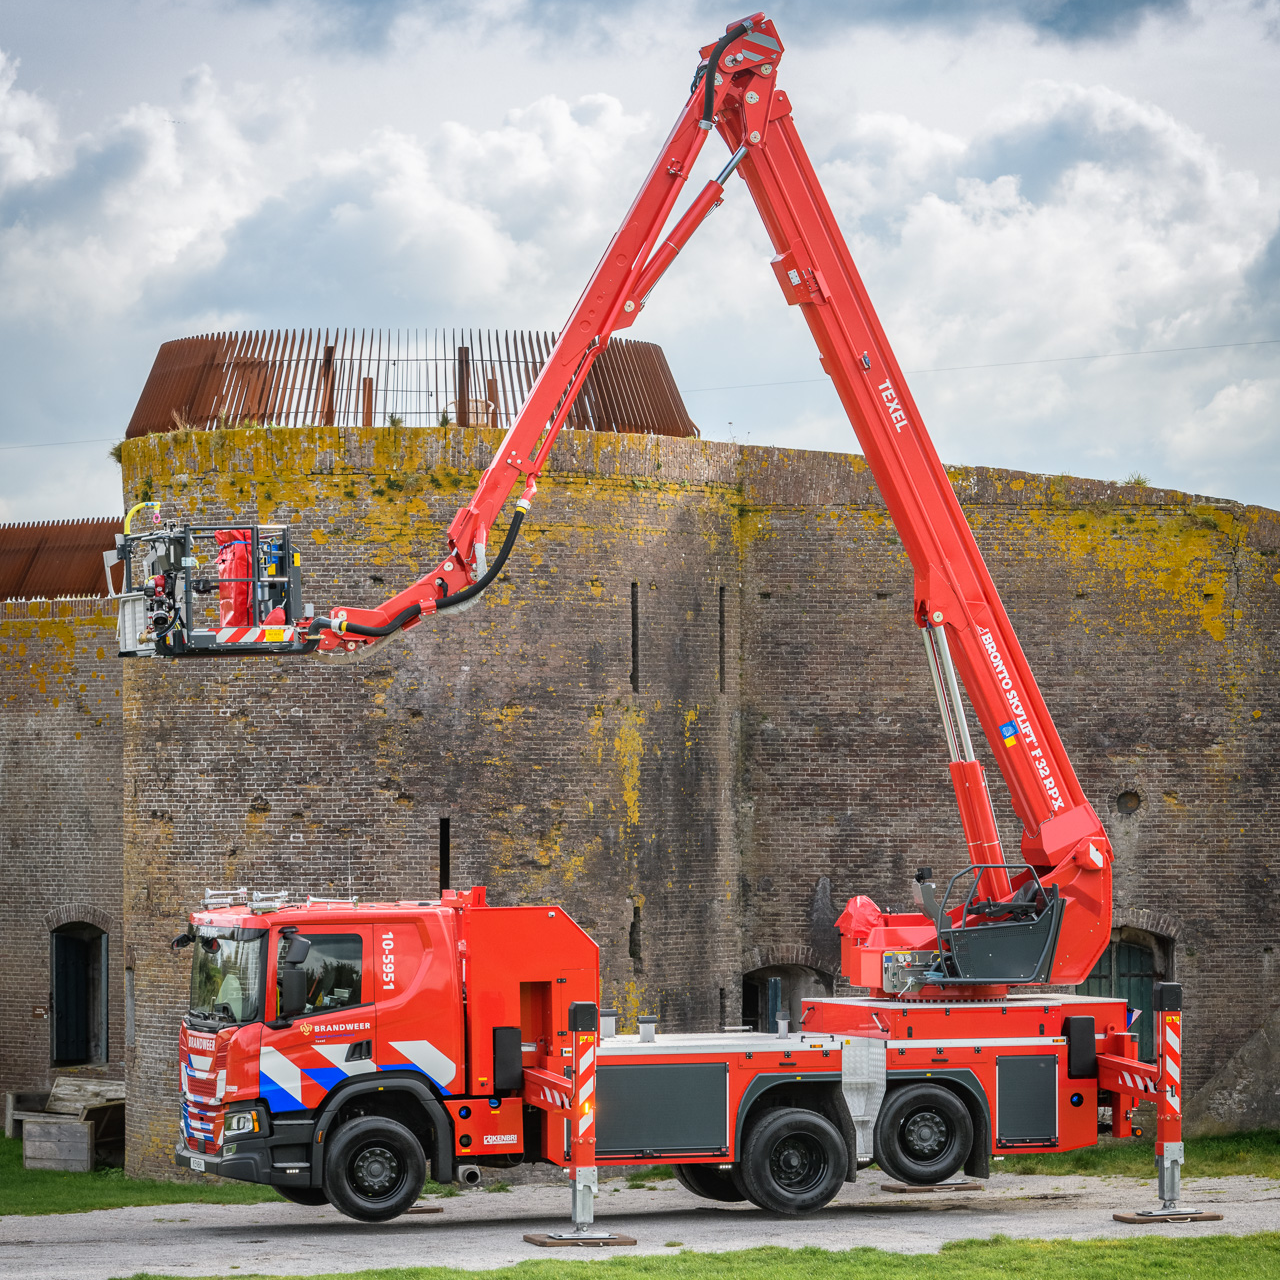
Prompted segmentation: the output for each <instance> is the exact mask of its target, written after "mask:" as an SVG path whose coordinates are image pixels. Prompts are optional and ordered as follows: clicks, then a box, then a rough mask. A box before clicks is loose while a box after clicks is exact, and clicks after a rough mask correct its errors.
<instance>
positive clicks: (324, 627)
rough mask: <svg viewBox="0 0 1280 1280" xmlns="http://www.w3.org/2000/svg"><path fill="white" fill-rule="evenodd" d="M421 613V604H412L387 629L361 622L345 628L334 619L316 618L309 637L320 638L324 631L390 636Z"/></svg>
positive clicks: (310, 627)
mask: <svg viewBox="0 0 1280 1280" xmlns="http://www.w3.org/2000/svg"><path fill="white" fill-rule="evenodd" d="M421 612H422V606H421V605H420V604H411V605H410V606H409V607H408V608H407V609H404V610H402V611H401V612H400V613H397V614H396V616H395V617H394V618H392V619H391V621H390V622H388V623H387V625H386V626H385V627H366V626H364V625H362V624H361V623H359V622H348V623H347V624H346V626H343V625H342V623H341V622H336V623H335V622H334V620H333V619H332V618H315V619H314V620H313V621H312V623H311V625H310V626H309V627H308V628H307V635H309V636H318V635H319V634H320V632H322V631H341V632H343V633H344V634H350V635H353V636H374V637H378V636H389V635H391V633H392V632H393V631H399V630H400V628H401V627H403V626H404V624H405V623H406V622H411V621H412V620H413V619H414V618H416V617H417V616H418V615H419V614H420V613H421Z"/></svg>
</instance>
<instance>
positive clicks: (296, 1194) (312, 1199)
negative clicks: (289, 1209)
mask: <svg viewBox="0 0 1280 1280" xmlns="http://www.w3.org/2000/svg"><path fill="white" fill-rule="evenodd" d="M276 1190H277V1191H278V1192H279V1193H280V1194H281V1195H282V1196H284V1198H285V1199H286V1200H292V1201H293V1203H294V1204H306V1205H317V1204H328V1203H329V1197H328V1196H327V1195H325V1193H324V1188H323V1187H277V1188H276Z"/></svg>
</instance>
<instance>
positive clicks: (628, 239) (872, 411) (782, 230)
mask: <svg viewBox="0 0 1280 1280" xmlns="http://www.w3.org/2000/svg"><path fill="white" fill-rule="evenodd" d="M701 52H702V56H703V58H704V59H705V62H704V63H703V65H702V66H701V67H700V68H699V72H698V75H697V78H696V79H695V82H694V86H693V91H692V93H691V95H690V97H689V101H688V102H687V103H686V104H685V107H684V110H683V111H682V112H681V114H680V117H679V119H678V120H677V121H676V124H675V127H674V128H673V129H672V131H671V134H670V136H669V138H668V139H667V141H666V144H665V145H664V146H663V148H662V151H661V152H660V153H659V155H658V158H657V161H656V162H655V163H654V165H653V168H652V169H651V170H650V171H649V175H648V177H647V178H646V179H645V181H644V184H643V186H642V187H641V188H640V192H639V194H638V195H637V196H636V199H635V201H634V202H633V203H632V205H631V208H630V210H629V211H628V212H627V216H626V218H625V220H624V221H623V224H622V227H621V228H620V229H619V231H618V232H617V234H616V235H615V236H614V237H613V240H612V241H611V242H610V244H609V247H608V249H607V250H606V251H605V254H604V257H603V258H602V259H601V260H600V264H599V266H598V267H597V268H596V270H595V273H594V274H593V275H592V277H591V280H590V282H589V283H588V285H587V287H586V289H585V290H584V291H583V293H582V296H581V298H579V300H578V303H577V305H576V306H575V307H574V309H573V311H572V313H571V314H570V316H569V318H568V320H567V321H566V323H565V324H564V326H563V328H562V329H561V331H560V337H559V340H558V341H557V342H556V344H555V346H554V348H553V349H552V352H551V355H550V358H549V359H548V360H547V362H546V365H545V366H544V367H543V370H542V372H541V374H540V376H539V377H538V379H537V381H536V382H535V384H534V386H533V388H532V390H531V391H530V393H529V397H528V399H527V400H526V401H525V403H524V405H523V407H522V409H521V411H520V414H519V417H518V418H517V420H516V422H515V424H514V425H513V426H512V427H511V429H510V431H508V432H507V434H506V436H505V438H504V439H503V441H502V445H501V447H500V448H499V449H498V452H497V454H496V455H495V456H494V459H493V462H492V463H491V464H490V466H489V468H488V469H487V470H486V471H485V473H484V475H483V476H482V477H481V480H480V483H479V485H478V486H477V488H476V491H475V493H474V495H473V496H472V498H471V500H470V502H469V503H468V504H467V505H466V506H465V507H462V508H461V509H460V510H459V511H458V513H457V515H456V516H455V517H454V519H453V522H452V524H451V525H450V527H449V551H448V554H447V555H446V556H445V557H444V558H443V559H442V560H441V561H440V563H439V564H438V565H437V566H436V568H435V569H433V570H432V571H431V572H430V573H428V574H427V575H426V576H425V577H423V578H421V579H419V581H417V582H415V583H414V584H413V585H412V586H411V587H409V588H407V589H406V590H404V591H402V592H401V593H400V594H399V595H397V596H394V597H393V598H392V599H390V600H388V601H387V602H386V603H385V604H383V605H382V606H381V607H379V608H377V609H354V608H347V609H343V610H336V611H334V612H333V613H332V615H331V616H330V617H329V618H319V619H316V620H315V621H314V622H313V623H312V624H311V627H310V633H311V635H312V636H318V637H319V645H318V653H319V655H320V656H328V657H331V658H339V659H341V658H351V657H356V656H359V655H360V654H361V652H362V651H364V650H365V649H366V648H367V647H369V646H371V645H373V644H376V643H377V642H378V641H379V640H381V639H385V638H386V637H388V636H390V635H391V634H393V633H394V632H396V631H398V630H401V629H404V628H408V627H412V626H414V625H416V623H417V622H418V621H419V620H420V619H421V618H422V617H423V616H425V615H428V614H432V613H447V612H450V611H452V610H454V609H460V608H463V607H465V606H466V605H468V604H469V603H471V602H472V601H474V600H475V599H476V597H478V596H479V595H480V594H481V592H483V591H484V589H485V588H486V587H487V586H488V585H489V583H490V582H492V581H493V579H494V578H495V577H496V576H497V573H498V571H499V570H500V568H501V566H502V563H503V562H504V561H505V559H506V557H507V555H508V554H509V553H510V550H511V547H512V546H513V544H514V542H515V539H516V537H517V535H518V532H519V528H520V525H521V522H522V521H523V519H524V515H525V513H526V512H527V511H528V509H529V505H530V501H531V500H532V498H533V496H534V494H535V493H536V492H537V485H536V479H537V476H538V475H539V474H540V472H541V471H542V468H543V466H544V465H545V464H546V460H547V457H548V455H549V453H550V451H551V448H552V446H553V445H554V443H555V440H556V436H557V434H558V433H559V431H560V428H561V427H562V426H563V425H564V422H565V419H566V417H567V416H568V413H569V410H570V408H571V406H572V404H573V401H574V398H575V397H576V395H577V394H578V392H579V390H580V389H581V387H582V385H583V382H584V381H585V379H586V376H587V372H588V370H589V369H590V367H591V365H592V363H593V361H594V360H595V359H596V358H597V357H598V356H599V355H600V353H601V352H602V351H603V350H604V347H605V344H606V343H607V342H608V341H609V338H610V336H611V335H612V334H614V333H616V332H617V331H618V330H620V329H625V328H627V327H628V326H630V325H631V324H632V323H633V322H634V321H635V319H636V317H637V316H638V315H639V313H640V311H641V310H642V309H643V307H644V304H645V300H646V298H647V297H648V295H649V292H650V290H651V289H652V288H653V287H654V285H656V284H657V282H658V280H659V278H660V277H661V276H662V274H663V272H664V271H666V269H667V268H668V267H669V266H670V265H671V263H672V262H673V261H674V259H675V257H676V255H677V254H678V253H679V251H680V250H681V248H683V247H684V245H685V243H686V242H687V241H688V240H689V238H690V236H692V234H693V233H694V231H696V230H697V228H698V227H699V225H701V223H702V222H703V220H704V219H705V218H706V217H707V215H708V214H709V213H710V212H711V211H712V210H713V209H714V208H715V207H716V206H717V205H718V204H719V203H720V202H721V200H722V199H723V197H724V186H725V183H726V182H728V180H729V178H730V176H731V175H732V174H733V173H734V172H735V171H736V172H737V173H739V174H740V175H741V177H742V178H743V179H744V181H745V182H746V185H747V189H748V190H749V191H750V193H751V196H752V199H753V200H754V201H755V204H756V207H757V209H758V210H759V211H760V216H761V217H762V218H763V220H764V223H765V226H766V227H767V228H768V231H769V236H770V239H771V240H772V242H773V246H774V250H775V254H774V258H773V263H772V265H773V270H774V274H775V275H776V276H777V278H778V283H779V285H780V286H781V288H782V291H783V294H784V295H785V297H786V299H787V302H788V303H789V304H790V305H791V306H798V307H799V308H800V309H801V311H802V313H803V315H804V317H805V320H806V321H807V322H808V325H809V328H810V330H811V332H812V333H813V336H814V339H815V341H816V342H817V344H818V351H819V359H820V361H821V364H822V367H823V369H825V370H826V372H827V374H828V375H829V376H830V378H831V380H832V382H833V383H834V384H835V388H836V391H837V393H838V394H839V396H840V399H841V401H842V403H843V404H844V407H845V411H846V412H847V413H848V415H849V420H850V422H851V423H852V425H853V429H854V431H855V432H856V434H857V437H858V441H859V443H860V444H861V446H862V449H863V452H864V453H865V455H866V459H867V462H868V464H869V465H870V467H871V470H872V473H873V474H874V476H875V478H876V482H877V484H878V485H879V488H880V492H881V494H882V495H883V497H884V501H885V504H886V505H887V507H888V509H889V513H890V515H891V516H892V518H893V522H894V525H895V526H896V528H897V530H898V532H899V534H900V536H901V538H902V542H903V546H904V547H905V548H906V551H907V554H908V555H909V556H910V558H911V563H912V566H913V569H914V573H915V590H914V617H915V621H916V623H917V625H918V626H919V627H920V631H921V635H922V637H923V640H924V647H925V653H926V657H927V661H928V665H929V670H930V672H931V675H932V679H933V686H934V691H935V693H936V694H937V698H938V705H939V708H940V710H941V713H942V720H943V726H944V731H945V734H946V740H947V744H948V748H949V751H950V755H951V766H950V771H951V780H952V785H953V786H954V788H955V793H956V799H957V802H958V804H959V808H960V820H961V824H962V826H963V829H964V835H965V840H966V843H967V845H968V850H969V858H970V868H969V870H968V871H967V872H963V873H961V875H960V876H958V877H953V878H952V880H951V882H950V883H949V884H948V885H947V886H946V888H945V890H943V891H941V892H940V891H939V889H938V887H937V886H935V885H934V884H933V883H932V882H931V880H930V875H931V873H930V872H929V870H928V869H927V868H924V869H922V874H921V875H919V876H918V877H917V878H918V881H919V882H920V883H919V887H918V889H917V891H916V897H917V902H918V904H919V905H920V907H921V912H920V913H918V914H902V915H885V914H883V913H881V912H880V911H879V910H878V909H877V908H876V907H875V905H874V904H873V903H872V902H871V901H870V900H869V899H867V898H857V899H855V900H854V901H853V902H851V903H850V906H849V909H848V910H847V911H846V912H845V914H844V916H843V917H842V918H841V921H840V928H841V932H842V934H843V935H844V960H845V969H846V972H847V974H848V976H849V978H850V980H851V981H853V982H855V983H859V984H862V985H866V986H868V987H870V988H872V989H874V990H881V991H897V992H907V993H911V992H919V991H920V990H922V989H924V988H926V987H929V988H933V987H949V988H953V989H954V988H979V987H980V988H983V989H985V990H988V991H989V990H990V989H992V988H993V987H998V986H1007V985H1010V984H1017V983H1022V982H1038V983H1044V982H1052V983H1078V982H1081V981H1083V980H1084V978H1085V977H1086V976H1087V975H1088V974H1089V972H1090V970H1091V969H1092V968H1093V965H1094V963H1095V961H1096V960H1097V958H1098V956H1099V955H1100V954H1101V953H1102V951H1103V949H1104V948H1105V947H1106V945H1107V943H1108V941H1109V939H1110V930H1111V863H1112V852H1111V845H1110V842H1109V841H1108V839H1107V836H1106V833H1105V831H1104V830H1103V827H1102V824H1101V822H1100V821H1099V819H1098V815H1097V814H1096V813H1095V812H1094V810H1093V808H1092V806H1091V805H1090V804H1089V802H1088V800H1087V799H1086V798H1085V796H1084V793H1083V791H1082V790H1081V787H1080V783H1079V781H1078V780H1077V778H1076V775H1075V771H1074V770H1073V769H1072V767H1071V762H1070V761H1069V759H1068V758H1067V753H1066V750H1065V748H1064V747H1063V745H1062V740H1061V738H1060V737H1059V736H1058V731H1057V729H1056V728H1055V727H1054V724H1053V720H1052V719H1051V718H1050V716H1049V712H1048V709H1047V708H1046V706H1045V703H1044V699H1043V698H1042V696H1041V694H1040V690H1039V688H1038V687H1037V685H1036V682H1035V678H1034V677H1033V676H1032V674H1031V669H1030V667H1029V666H1028V664H1027V660H1026V658H1025V656H1024V655H1023V652H1022V648H1021V646H1020V645H1019V643H1018V639H1017V637H1016V635H1015V634H1014V631H1013V627H1012V625H1011V624H1010V622H1009V617H1008V614H1007V613H1006V612H1005V608H1004V606H1003V604H1002V603H1001V601H1000V596H999V594H998V593H997V591H996V588H995V585H994V584H993V583H992V581H991V576H990V574H989V573H988V572H987V567H986V565H985V563H984V562H983V559H982V555H981V553H980V552H979V550H978V545H977V543H976V541H975V540H974V537H973V533H972V532H971V530H970V528H969V524H968V521H967V520H966V519H965V515H964V511H963V510H962V508H961V506H960V503H959V502H958V501H957V499H956V495H955V492H954V490H953V489H952V487H951V482H950V480H949V479H948V477H947V473H946V471H945V469H944V468H943V466H942V463H941V462H940V460H939V458H938V455H937V452H936V451H935V449H934V447H933V443H932V441H931V440H930V438H929V435H928V433H927V432H926V430H925V427H924V423H923V421H922V419H921V416H920V411H919V409H918V408H917V406H916V403H915V401H914V399H913V398H912V396H911V392H910V391H909V389H908V387H907V384H906V380H905V378H904V377H903V374H902V369H901V368H900V366H899V364H898V361H897V359H896V357H895V356H894V354H893V350H892V348H891V347H890V345H889V342H888V339H887V338H886V337H885V334H884V330H883V328H882V327H881V325H880V321H879V319H878V317H877V316H876V313H875V309H874V308H873V307H872V305H871V301H870V298H869V297H868V296H867V291H866V288H865V286H864V285H863V283H862V279H861V277H860V276H859V275H858V270H857V268H856V267H855V265H854V262H853V258H852V255H851V254H850V252H849V248H848V246H847V245H846V243H845V240H844V236H843V235H842V234H841V232H840V228H839V227H838V226H837V224H836V220H835V217H834V215H833V214H832V212H831V207H830V205H829V204H828V203H827V199H826V196H825V195H824V194H823V191H822V188H821V186H820V184H819V182H818V178H817V175H816V174H815V172H814V169H813V165H812V164H811V163H810V160H809V157H808V155H807V154H806V153H805V149H804V146H803V144H802V143H801V141H800V137H799V134H798V132H797V131H796V126H795V122H794V121H793V119H792V116H791V104H790V102H789V100H788V98H787V95H786V93H785V92H783V91H782V90H781V89H779V88H778V87H777V83H776V81H777V71H778V65H779V62H780V60H781V58H782V54H783V47H782V43H781V41H780V40H779V39H778V35H777V31H776V30H775V28H774V25H773V23H772V22H771V21H769V20H767V19H766V18H765V17H764V15H763V14H759V13H757V14H753V15H752V16H751V17H750V18H747V19H744V20H743V21H741V22H739V23H736V24H734V25H733V26H731V27H730V28H729V29H728V31H727V32H726V33H725V35H724V36H723V37H722V38H721V39H720V40H719V41H717V42H716V43H715V44H712V45H708V46H706V47H705V48H704V49H703V50H702V51H701ZM713 128H714V129H716V130H717V131H718V132H719V133H720V136H721V137H722V138H724V140H725V142H726V143H727V144H728V146H729V148H730V151H731V152H732V156H731V158H730V160H729V162H728V164H727V165H726V166H725V168H724V170H723V171H722V172H721V173H720V174H719V176H718V177H717V178H716V179H715V180H714V181H711V182H708V183H707V184H706V186H705V187H704V188H703V189H702V191H701V192H700V193H699V194H698V195H697V196H696V198H695V199H694V200H693V202H692V204H691V205H690V206H689V208H688V210H687V211H686V212H685V214H684V215H683V216H682V217H681V218H680V219H679V220H678V221H677V222H676V224H675V226H674V228H673V229H672V230H671V231H670V233H669V234H668V235H666V236H665V238H664V236H663V228H664V227H665V226H666V224H667V221H668V219H669V218H670V216H671V213H672V210H673V208H674V207H675V204H676V202H677V200H678V198H679V196H680V194H681V191H682V190H683V188H684V185H685V183H686V182H687V181H688V179H689V175H690V174H691V173H692V172H693V167H694V163H695V161H696V160H697V158H698V155H699V153H700V152H701V150H702V147H703V144H704V143H705V142H706V140H707V137H708V136H709V133H710V131H711V130H712V129H713ZM517 485H519V486H521V494H520V497H519V499H518V500H517V503H516V511H515V513H514V516H513V518H512V520H511V522H510V524H509V526H508V529H507V533H506V537H505V540H504V543H503V546H502V549H501V551H500V552H499V555H498V556H497V557H496V559H495V560H494V561H493V562H492V563H489V561H488V557H487V548H488V541H489V534H490V531H491V530H492V528H493V526H494V524H495V522H496V521H497V519H498V516H499V513H500V512H501V510H502V507H503V505H504V503H505V502H506V500H507V498H508V497H509V496H510V494H511V491H512V490H513V489H514V488H515V487H516V486H517ZM961 684H963V686H964V689H965V690H966V692H967V693H968V696H969V701H970V703H971V704H972V706H973V709H974V711H975V713H976V714H977V717H978V722H979V724H980V725H981V727H982V731H983V733H984V734H985V735H986V738H987V741H988V742H989V743H990V744H991V748H992V751H993V752H994V754H995V757H996V761H997V763H998V765H999V768H1000V772H1001V773H1002V774H1003V776H1004V779H1005V781H1006V783H1007V785H1008V788H1009V794H1010V796H1011V798H1012V802H1013V807H1014V810H1015V811H1016V813H1017V815H1018V818H1019V819H1020V821H1021V823H1022V831H1023V834H1022V849H1021V853H1022V857H1023V861H1024V866H1023V867H1021V868H1017V869H1011V868H1010V867H1008V866H1007V864H1006V861H1005V856H1004V852H1003V850H1002V848H1001V845H1000V837H999V832H998V828H997V825H996V820H995V815H994V813H993V810H992V806H991V800H990V796H989V794H988V791H987V784H986V780H985V777H984V772H983V767H982V765H981V764H980V763H979V762H978V760H977V759H976V757H975V753H974V749H973V743H972V740H971V738H970V734H969V729H968V725H967V723H966V717H965V710H964V705H963V702H962V699H961V695H960V686H961Z"/></svg>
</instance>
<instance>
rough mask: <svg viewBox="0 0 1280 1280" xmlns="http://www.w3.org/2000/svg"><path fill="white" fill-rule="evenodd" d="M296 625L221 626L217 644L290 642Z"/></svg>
mask: <svg viewBox="0 0 1280 1280" xmlns="http://www.w3.org/2000/svg"><path fill="white" fill-rule="evenodd" d="M295 631H297V628H296V627H223V628H222V629H221V630H219V632H218V633H217V634H218V643H219V644H283V643H285V642H292V640H293V637H294V632H295Z"/></svg>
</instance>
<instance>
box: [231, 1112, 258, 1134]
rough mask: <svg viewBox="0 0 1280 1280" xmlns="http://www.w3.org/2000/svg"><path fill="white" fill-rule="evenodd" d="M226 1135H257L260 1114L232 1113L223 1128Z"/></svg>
mask: <svg viewBox="0 0 1280 1280" xmlns="http://www.w3.org/2000/svg"><path fill="white" fill-rule="evenodd" d="M222 1132H223V1133H225V1134H228V1135H230V1134H233V1133H257V1132H258V1113H257V1112H256V1111H232V1112H231V1113H230V1114H229V1115H228V1116H227V1118H226V1121H225V1123H224V1124H223V1126H222Z"/></svg>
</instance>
